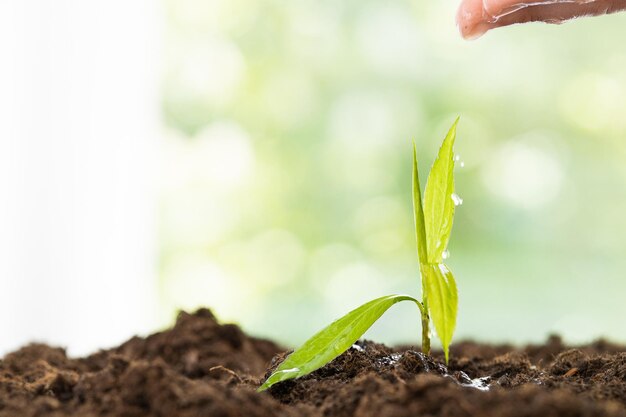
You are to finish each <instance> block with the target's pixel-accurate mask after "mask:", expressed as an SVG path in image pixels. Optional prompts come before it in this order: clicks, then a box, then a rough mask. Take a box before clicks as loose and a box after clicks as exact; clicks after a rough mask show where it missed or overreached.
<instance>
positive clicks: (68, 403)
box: [0, 310, 626, 417]
mask: <svg viewBox="0 0 626 417" xmlns="http://www.w3.org/2000/svg"><path fill="white" fill-rule="evenodd" d="M625 351H626V348H625V347H623V346H617V345H613V344H610V343H607V342H602V341H601V342H597V343H594V344H592V345H588V346H583V347H579V348H577V349H569V348H568V347H566V346H564V345H563V344H562V343H561V341H560V340H559V339H558V338H556V337H552V338H550V339H549V340H548V341H547V343H546V344H545V345H541V346H528V347H526V348H523V349H514V348H513V347H511V346H491V345H481V344H477V343H471V342H465V343H459V344H457V345H456V346H454V347H453V349H452V359H451V361H450V366H449V367H448V368H446V367H445V366H443V365H442V364H441V362H440V361H441V357H440V356H435V358H434V359H432V358H427V357H425V356H423V355H422V354H421V353H418V352H417V351H415V350H413V349H412V348H402V349H390V348H388V347H385V346H383V345H379V344H376V343H372V342H359V343H358V344H357V345H355V346H353V347H352V348H351V349H350V350H348V352H346V353H344V354H343V355H341V356H340V357H339V358H337V359H336V360H334V361H333V362H332V363H330V364H329V365H327V366H326V367H324V368H322V369H320V370H318V371H316V372H314V373H313V374H311V375H309V376H307V377H304V378H301V379H298V380H293V381H286V382H283V383H281V384H278V385H276V386H274V387H273V388H271V389H270V390H269V392H265V393H261V394H258V393H256V391H255V389H256V387H257V386H258V384H259V383H260V381H261V380H262V378H263V376H264V375H267V372H269V370H270V369H267V368H268V366H270V364H271V366H276V364H277V363H278V362H279V361H280V360H281V358H282V357H284V349H282V348H281V347H280V346H277V345H276V344H274V343H272V342H269V341H266V340H260V339H255V338H252V337H249V336H246V335H245V334H244V333H242V331H241V330H240V329H239V328H238V327H236V326H233V325H219V324H218V323H217V322H216V320H215V318H214V317H213V315H212V314H211V313H210V312H209V311H208V310H200V311H198V312H196V313H195V314H193V315H190V314H186V313H181V314H180V316H179V318H178V321H177V323H176V325H175V326H174V328H172V329H170V330H167V331H165V332H161V333H157V334H154V335H152V336H149V337H147V338H145V339H143V338H138V337H137V338H133V339H131V340H129V341H128V342H126V343H124V344H123V345H122V346H120V347H118V348H115V349H111V350H107V351H102V352H99V353H96V354H94V355H92V356H89V357H86V358H80V359H71V358H68V357H67V356H66V354H65V352H64V351H63V349H59V348H52V347H49V346H45V345H30V346H26V347H24V348H22V349H20V350H18V351H17V352H14V353H11V354H9V355H7V356H6V357H5V358H4V359H3V360H1V361H0V417H17V416H32V417H35V416H51V417H56V416H85V417H90V416H119V417H138V416H163V417H177V416H184V417H191V416H194V417H195V416H198V417H199V416H218V417H222V416H224V417H226V416H246V417H248V416H250V417H254V416H304V417H308V416H312V417H317V416H320V417H321V416H330V417H332V416H346V417H352V416H354V417H361V416H376V417H378V416H380V417H386V416H389V417H391V416H393V417H402V416H450V417H452V416H454V417H462V416H472V417H478V416H498V417H509V416H520V417H521V416H541V417H551V416H572V417H574V416H608V417H612V416H620V417H621V416H624V417H626V352H625ZM281 352H282V353H281ZM275 355H277V356H275ZM272 358H274V359H272Z"/></svg>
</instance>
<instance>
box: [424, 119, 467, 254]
mask: <svg viewBox="0 0 626 417" xmlns="http://www.w3.org/2000/svg"><path fill="white" fill-rule="evenodd" d="M458 122H459V119H456V121H455V122H454V124H453V125H452V127H451V128H450V131H449V132H448V134H447V135H446V138H445V139H444V141H443V144H442V145H441V148H440V149H439V154H438V155H437V159H436V160H435V163H434V164H433V167H432V168H431V170H430V174H428V180H427V181H426V189H425V191H424V218H425V220H426V238H427V241H428V243H427V247H428V262H427V263H429V264H438V263H440V262H441V261H442V258H443V252H444V251H445V250H446V246H448V240H449V239H450V232H451V231H452V221H453V218H454V200H453V199H452V198H453V194H454V152H453V149H452V148H453V146H454V140H455V139H456V125H457V123H458Z"/></svg>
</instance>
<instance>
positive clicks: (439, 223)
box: [258, 119, 459, 391]
mask: <svg viewBox="0 0 626 417" xmlns="http://www.w3.org/2000/svg"><path fill="white" fill-rule="evenodd" d="M457 123H458V119H457V120H456V121H455V122H454V124H453V125H452V127H451V128H450V131H449V132H448V134H447V135H446V137H445V139H444V141H443V144H442V145H441V148H440V149H439V154H438V155H437V159H436V160H435V162H434V164H433V166H432V168H431V170H430V174H429V175H428V180H427V182H426V188H425V191H424V199H423V200H422V194H421V189H420V179H419V173H418V168H417V151H416V149H415V143H413V211H414V215H415V232H416V233H415V234H416V237H417V253H418V259H419V266H420V275H421V282H422V301H421V302H420V301H418V300H417V299H415V298H413V297H411V296H408V295H388V296H385V297H381V298H377V299H375V300H372V301H370V302H368V303H365V304H363V305H362V306H361V307H358V308H357V309H355V310H353V311H351V312H349V313H348V314H346V315H345V316H343V317H342V318H340V319H339V320H336V321H335V322H333V323H332V324H331V325H330V326H328V327H326V328H325V329H323V330H321V331H319V332H318V333H317V334H315V335H314V336H313V337H311V338H310V339H309V340H307V341H306V342H305V343H304V345H302V346H301V347H300V348H299V349H297V350H296V351H294V352H293V353H292V354H290V355H289V356H288V357H287V358H286V359H285V360H284V361H283V362H282V363H281V364H280V365H279V366H278V368H276V370H275V371H274V372H273V373H272V375H270V377H269V378H267V380H266V381H265V382H264V383H263V385H261V387H260V388H259V389H258V390H259V391H264V390H266V389H268V388H269V387H271V386H272V385H274V384H276V383H278V382H280V381H285V380H288V379H293V378H298V377H301V376H304V375H307V374H309V373H311V372H313V371H315V370H316V369H319V368H321V367H322V366H324V365H326V364H327V363H328V362H330V361H332V360H333V359H335V358H336V357H337V356H339V355H341V354H342V353H343V352H345V351H346V350H348V349H349V348H350V347H351V346H352V345H353V344H354V343H355V342H356V341H357V340H358V339H359V338H360V337H361V336H362V335H363V334H364V333H365V332H366V331H367V329H369V328H370V327H371V326H372V325H373V324H374V323H375V322H376V320H378V319H379V318H380V317H381V316H382V315H383V314H384V313H385V312H386V311H387V310H388V309H389V307H391V306H392V305H394V304H396V303H399V302H400V301H411V302H413V303H415V305H416V306H417V308H418V309H419V311H420V315H421V323H422V351H423V352H424V353H425V354H430V336H429V330H430V319H431V318H432V321H433V324H434V327H435V330H436V332H437V335H438V336H439V340H440V341H441V345H442V346H443V351H444V355H445V359H446V363H447V362H448V355H449V347H450V343H451V341H452V335H453V333H454V328H455V325H456V315H457V305H458V295H457V288H456V283H455V281H454V276H453V275H452V272H450V269H449V268H448V267H447V266H446V265H445V264H444V263H443V260H444V258H445V257H446V256H445V254H446V253H447V252H446V247H447V246H448V240H449V239H450V232H451V231H452V221H453V219H454V210H455V206H456V205H457V203H458V202H459V198H458V196H457V195H456V194H454V162H455V159H454V152H453V149H452V148H453V146H454V141H455V139H456V126H457Z"/></svg>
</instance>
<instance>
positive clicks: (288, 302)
mask: <svg viewBox="0 0 626 417" xmlns="http://www.w3.org/2000/svg"><path fill="white" fill-rule="evenodd" d="M456 7H457V4H456V2H453V1H444V2H429V1H422V0H420V1H417V0H405V1H392V2H389V1H381V0H358V1H356V0H345V1H341V2H337V1H328V0H300V1H295V2H285V1H279V0H264V1H260V2H259V1H250V0H210V1H207V0H182V1H180V0H177V1H174V0H169V1H167V3H166V14H167V23H166V36H165V49H166V59H165V68H164V79H163V88H162V109H163V114H164V117H165V120H166V125H167V135H166V136H167V139H166V143H165V150H164V152H163V166H164V170H163V174H162V175H163V177H162V187H161V192H160V207H161V208H160V286H159V289H160V299H161V302H162V304H163V305H164V306H165V307H166V308H165V309H164V310H163V317H162V320H163V322H164V323H165V322H167V321H169V320H171V318H172V317H173V315H174V312H175V311H176V310H177V309H178V308H185V309H192V308H194V307H197V306H200V305H206V306H210V307H211V308H212V309H213V310H214V311H215V313H216V314H217V315H218V316H219V317H220V318H221V319H222V320H226V321H235V322H238V323H240V324H241V325H242V326H243V328H244V329H245V330H246V331H248V332H251V333H253V334H256V335H262V336H268V337H272V338H274V339H277V340H279V341H281V342H283V343H286V344H289V345H295V344H297V343H300V342H302V341H304V340H305V339H306V338H307V337H308V336H310V335H311V334H312V333H313V332H315V331H316V330H319V329H320V328H321V327H323V326H324V325H326V324H328V323H329V322H330V321H331V320H333V319H335V318H337V317H339V316H340V315H342V314H343V313H345V312H347V311H349V310H350V309H352V308H353V307H356V306H357V305H359V304H360V303H362V302H365V301H367V300H369V299H371V298H374V297H378V296H382V295H385V294H388V293H395V292H407V293H411V294H414V295H419V288H420V285H419V281H418V266H417V256H416V248H415V238H414V235H413V224H412V212H411V210H412V207H411V200H410V172H411V171H410V169H411V167H410V164H411V156H410V150H411V140H412V139H415V140H416V141H417V145H418V155H419V157H420V158H421V161H422V175H425V173H426V169H427V168H428V167H429V166H430V164H431V163H432V160H433V159H434V156H435V153H436V151H437V147H438V145H439V143H440V141H441V139H442V138H443V136H444V134H445V132H446V130H447V128H448V126H449V125H450V124H451V122H452V121H453V120H454V118H455V117H456V116H457V115H460V116H461V122H460V125H459V134H458V140H457V147H456V151H457V153H458V154H459V155H460V157H461V160H462V161H463V162H464V167H463V168H458V169H457V173H456V174H457V190H458V193H459V194H460V195H461V197H462V198H463V199H464V204H463V205H462V206H461V207H460V208H459V209H458V210H457V216H456V219H455V227H454V230H453V234H452V239H451V244H450V248H449V249H450V253H451V257H450V259H449V265H450V267H451V269H452V270H453V271H454V273H455V275H456V277H457V282H458V285H459V293H460V313H459V321H458V327H457V333H456V340H459V339H462V338H477V339H481V340H488V341H504V340H506V341H513V342H527V341H541V340H543V339H544V338H545V337H546V336H547V334H548V333H550V332H557V333H560V334H562V335H563V336H564V337H565V338H566V340H568V341H570V342H582V341H585V340H589V339H592V338H595V337H598V336H608V337H610V338H612V339H617V340H626V325H625V324H624V320H623V317H624V316H625V315H626V303H624V298H625V297H624V291H625V290H626V280H624V273H625V272H626V257H625V256H624V254H625V251H626V221H625V220H624V219H625V216H624V213H625V211H626V164H625V161H626V138H625V137H624V134H625V133H626V69H625V68H626V49H625V48H624V47H623V39H624V36H626V30H625V26H624V22H625V20H624V19H625V17H626V16H623V15H615V16H609V17H603V18H597V19H588V20H580V21H576V22H572V23H568V24H565V25H562V26H549V25H543V24H532V25H527V26H523V27H512V28H507V29H503V30H500V31H497V32H494V33H490V34H487V35H486V36H485V37H484V38H482V39H480V40H478V41H473V42H466V41H463V40H462V39H461V38H460V36H459V35H458V32H457V29H456V27H455V25H454V16H455V12H456ZM367 337H369V338H374V339H376V340H379V341H382V342H386V343H399V342H409V343H418V341H419V323H418V316H417V312H416V311H414V306H410V305H407V306H401V305H400V306H398V307H394V309H393V310H392V311H391V312H389V313H388V315H387V316H385V317H384V319H383V320H382V321H381V322H380V323H378V324H376V325H375V326H374V328H373V329H372V330H371V331H370V332H369V333H368V334H367Z"/></svg>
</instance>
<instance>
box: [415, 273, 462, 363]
mask: <svg viewBox="0 0 626 417" xmlns="http://www.w3.org/2000/svg"><path fill="white" fill-rule="evenodd" d="M422 273H423V274H424V276H422V279H423V280H424V284H425V289H426V292H427V295H428V309H429V311H430V316H431V318H432V320H433V324H434V325H435V330H436V331H437V336H439V340H440V341H441V345H442V346H443V352H444V354H445V356H446V363H447V362H448V353H449V347H450V343H451V342H452V335H453V334H454V329H455V327H456V315H457V309H458V303H459V296H458V293H457V288H456V282H455V281H454V276H452V272H450V270H449V269H448V267H447V266H446V265H444V264H443V263H440V264H428V265H423V269H422Z"/></svg>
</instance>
